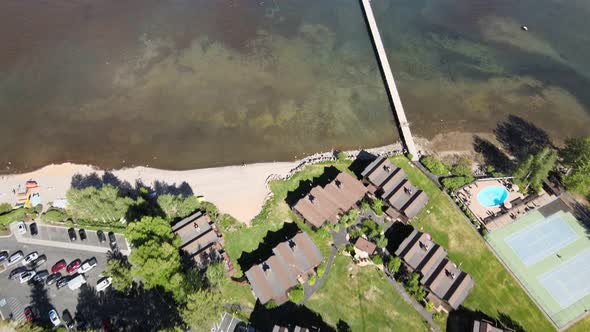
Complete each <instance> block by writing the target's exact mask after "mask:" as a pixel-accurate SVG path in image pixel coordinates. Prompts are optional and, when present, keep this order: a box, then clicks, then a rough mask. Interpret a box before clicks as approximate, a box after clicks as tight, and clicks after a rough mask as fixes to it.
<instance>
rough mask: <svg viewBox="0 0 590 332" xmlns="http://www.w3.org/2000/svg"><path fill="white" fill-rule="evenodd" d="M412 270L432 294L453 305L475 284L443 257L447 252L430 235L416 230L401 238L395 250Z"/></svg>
mask: <svg viewBox="0 0 590 332" xmlns="http://www.w3.org/2000/svg"><path fill="white" fill-rule="evenodd" d="M395 255H397V256H399V257H400V258H401V259H402V260H403V261H404V262H405V263H406V264H407V265H408V266H409V267H410V268H411V269H412V270H413V271H416V272H419V273H420V274H422V279H421V280H420V282H421V283H422V284H423V285H424V286H425V287H426V288H427V289H428V290H429V291H430V292H432V293H433V294H434V295H436V296H437V297H439V298H440V299H442V300H443V301H445V302H447V303H448V304H449V305H450V306H451V307H452V308H453V309H457V308H458V307H459V306H460V305H461V304H462V303H463V301H465V298H466V297H467V295H468V294H469V292H470V291H471V288H473V286H474V285H475V282H474V281H473V279H472V278H471V276H469V275H468V274H467V273H465V272H463V271H461V270H459V268H458V267H457V266H456V265H455V264H454V263H453V262H451V261H450V260H449V259H448V258H447V252H446V251H445V250H444V248H443V247H441V246H440V245H438V244H436V243H435V242H434V241H432V239H431V238H430V235H428V234H424V233H422V232H419V231H417V230H415V229H414V230H413V231H412V233H411V234H410V235H409V236H408V237H407V238H405V239H404V240H403V241H402V243H401V244H400V246H399V248H398V249H397V250H396V251H395Z"/></svg>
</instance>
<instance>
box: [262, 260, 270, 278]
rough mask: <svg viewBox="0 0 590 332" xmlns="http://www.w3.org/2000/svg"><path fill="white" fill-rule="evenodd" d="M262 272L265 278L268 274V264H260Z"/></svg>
mask: <svg viewBox="0 0 590 332" xmlns="http://www.w3.org/2000/svg"><path fill="white" fill-rule="evenodd" d="M262 271H264V274H266V276H268V275H269V274H270V266H269V265H268V263H266V262H263V263H262Z"/></svg>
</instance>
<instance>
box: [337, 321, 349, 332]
mask: <svg viewBox="0 0 590 332" xmlns="http://www.w3.org/2000/svg"><path fill="white" fill-rule="evenodd" d="M336 331H338V332H352V328H351V327H350V325H348V323H347V322H345V321H343V320H342V319H340V320H339V321H338V323H336Z"/></svg>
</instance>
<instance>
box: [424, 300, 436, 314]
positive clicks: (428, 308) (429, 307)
mask: <svg viewBox="0 0 590 332" xmlns="http://www.w3.org/2000/svg"><path fill="white" fill-rule="evenodd" d="M432 310H434V303H432V301H428V302H426V311H428V312H432Z"/></svg>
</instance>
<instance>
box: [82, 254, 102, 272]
mask: <svg viewBox="0 0 590 332" xmlns="http://www.w3.org/2000/svg"><path fill="white" fill-rule="evenodd" d="M97 264H98V262H97V261H96V258H95V257H92V258H90V259H88V260H87V261H85V262H84V263H82V265H81V266H80V268H79V269H78V272H79V273H86V272H88V271H90V270H92V269H93V268H95V267H96V265H97Z"/></svg>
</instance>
